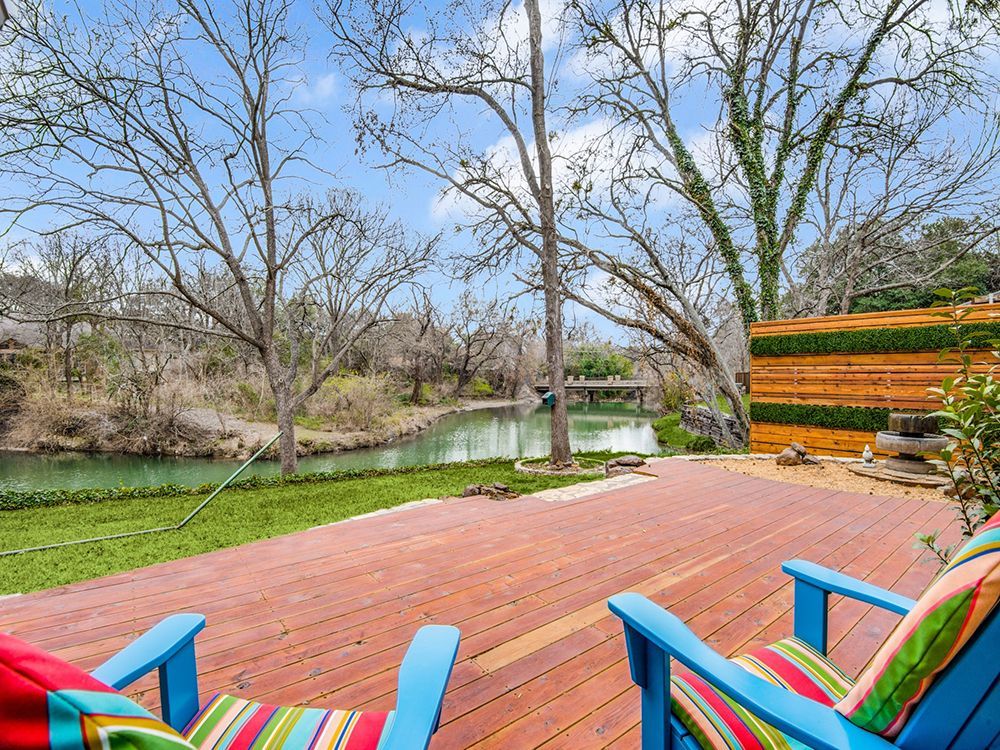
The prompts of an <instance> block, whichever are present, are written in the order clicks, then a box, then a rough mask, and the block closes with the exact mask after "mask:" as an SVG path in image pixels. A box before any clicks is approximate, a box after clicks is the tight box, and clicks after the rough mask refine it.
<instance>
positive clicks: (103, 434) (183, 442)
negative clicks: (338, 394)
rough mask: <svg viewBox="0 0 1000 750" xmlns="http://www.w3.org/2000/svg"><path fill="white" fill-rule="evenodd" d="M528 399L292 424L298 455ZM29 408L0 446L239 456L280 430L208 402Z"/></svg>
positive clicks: (380, 440) (404, 433) (347, 447)
mask: <svg viewBox="0 0 1000 750" xmlns="http://www.w3.org/2000/svg"><path fill="white" fill-rule="evenodd" d="M530 402H531V401H530V400H528V399H522V400H511V399H473V400H468V401H465V402H457V403H451V404H433V405H426V406H404V407H401V408H400V409H398V410H396V411H395V412H393V413H392V414H391V415H390V416H389V417H388V418H386V419H385V420H383V421H381V422H380V423H379V424H378V425H376V426H374V427H373V428H372V429H369V430H320V429H310V428H308V427H302V426H297V427H296V429H295V436H296V443H297V444H298V454H299V455H300V456H310V455H317V454H322V453H339V452H343V451H351V450H356V449H359V448H373V447H377V446H383V445H388V444H391V443H393V442H395V441H396V440H399V439H401V438H405V437H410V436H413V435H416V434H417V433H419V432H422V431H423V430H426V429H427V428H428V427H430V426H431V425H433V424H434V423H435V422H437V421H438V420H439V419H441V418H442V417H445V416H448V415H450V414H455V413H458V412H465V411H475V410H479V409H491V408H500V407H504V406H515V405H518V404H522V403H530ZM44 417H45V418H39V415H38V414H36V413H34V412H33V410H31V409H26V410H24V411H22V412H20V413H19V414H16V415H14V416H13V417H9V418H8V420H7V424H6V429H5V430H4V434H3V435H0V450H4V451H23V452H29V453H58V452H67V451H75V452H86V453H108V454H123V455H140V456H170V457H181V458H216V459H243V458H246V457H248V456H250V455H251V454H253V453H254V452H255V451H256V450H257V449H259V448H260V447H261V446H262V445H264V444H265V443H266V442H267V441H268V440H270V439H271V438H272V437H273V436H274V435H275V433H277V431H278V426H277V424H276V423H273V422H261V421H252V420H246V419H242V418H240V417H237V416H234V415H231V414H225V413H223V412H221V411H218V410H216V409H211V408H206V407H193V408H183V409H178V410H176V412H175V413H173V414H171V415H169V416H168V417H163V416H161V417H152V418H150V419H149V420H148V421H147V423H146V424H143V425H137V424H136V423H135V421H134V420H125V421H124V423H123V420H122V419H121V418H120V417H119V416H118V415H116V413H115V412H113V411H108V410H106V409H101V408H95V405H94V404H92V403H88V402H79V403H63V404H55V405H52V406H51V407H50V409H49V410H48V412H47V413H46V414H45V415H44Z"/></svg>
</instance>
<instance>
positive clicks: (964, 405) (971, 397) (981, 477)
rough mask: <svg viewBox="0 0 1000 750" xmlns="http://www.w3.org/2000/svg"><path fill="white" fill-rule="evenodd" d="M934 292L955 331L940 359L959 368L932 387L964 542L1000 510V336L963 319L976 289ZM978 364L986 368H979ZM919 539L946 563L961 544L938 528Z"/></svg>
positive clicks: (966, 315)
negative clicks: (979, 354)
mask: <svg viewBox="0 0 1000 750" xmlns="http://www.w3.org/2000/svg"><path fill="white" fill-rule="evenodd" d="M935 294H936V295H937V296H939V297H941V298H942V301H941V302H939V303H938V305H937V306H942V307H947V308H948V310H947V312H944V313H942V316H944V317H948V318H950V320H951V324H950V325H949V329H950V330H951V331H952V334H953V336H954V341H953V342H952V346H950V347H946V348H944V349H942V351H941V356H940V357H939V360H940V361H942V362H948V363H950V364H953V365H954V366H955V374H954V375H950V376H949V377H947V378H945V379H944V380H943V381H942V383H941V387H940V388H931V389H930V392H931V394H932V395H933V396H934V397H935V398H937V399H938V402H939V404H940V407H941V408H940V409H938V411H936V412H934V415H935V416H936V417H937V418H938V420H939V421H940V424H941V432H942V433H943V434H944V435H946V436H947V437H948V438H949V442H948V445H947V446H946V447H945V448H944V449H943V450H941V452H940V453H939V454H938V458H940V459H941V460H942V461H943V462H944V466H945V469H946V471H947V472H948V476H949V477H950V479H951V483H952V488H953V491H954V494H953V500H954V501H955V509H956V511H957V515H958V519H959V525H960V527H961V530H962V540H961V541H962V542H964V541H965V540H966V539H968V538H969V537H971V536H972V535H973V534H974V533H975V532H976V530H977V529H978V528H979V527H980V526H982V525H983V524H984V523H986V522H987V521H988V520H989V519H990V518H992V517H993V516H994V515H995V514H996V513H997V511H998V510H1000V379H998V375H1000V339H996V338H989V334H987V333H982V334H980V333H979V332H980V331H983V327H982V326H969V325H966V324H964V323H963V321H964V320H965V319H966V318H968V316H969V313H970V310H969V308H968V307H967V306H965V305H964V304H963V303H965V302H968V301H969V299H971V298H972V297H973V296H975V292H974V290H973V289H970V288H965V289H959V290H958V291H952V290H950V289H939V290H937V291H936V292H935ZM970 328H971V329H973V330H972V332H971V333H969V332H968V329H970ZM984 344H986V345H988V346H989V349H990V352H989V354H988V356H987V358H986V359H983V360H980V361H978V362H977V361H976V359H975V358H974V356H973V353H974V352H976V350H980V351H981V349H982V347H983V345H984ZM977 365H978V366H984V367H985V368H986V371H985V372H977V371H976V367H977ZM917 540H918V542H919V543H920V544H921V545H923V546H925V547H927V548H928V549H930V550H931V551H932V552H934V554H935V555H937V557H938V559H939V560H940V561H941V563H942V564H945V563H947V562H948V560H949V559H950V558H951V555H952V552H953V551H954V549H955V547H956V544H952V545H949V546H946V547H942V546H940V545H939V544H938V532H937V531H933V532H931V533H929V534H918V535H917Z"/></svg>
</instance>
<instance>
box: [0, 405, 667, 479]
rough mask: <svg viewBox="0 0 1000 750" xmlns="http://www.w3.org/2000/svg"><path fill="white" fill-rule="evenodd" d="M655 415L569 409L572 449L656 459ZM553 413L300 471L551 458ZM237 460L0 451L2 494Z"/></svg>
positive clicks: (307, 461)
mask: <svg viewBox="0 0 1000 750" xmlns="http://www.w3.org/2000/svg"><path fill="white" fill-rule="evenodd" d="M653 417H654V415H652V414H650V413H648V412H644V411H641V410H639V409H638V407H637V406H635V405H634V404H613V403H604V404H571V405H570V408H569V428H570V443H571V444H572V446H573V449H574V450H578V451H585V450H605V449H611V450H620V451H635V452H637V453H657V452H658V451H659V447H658V446H657V443H656V436H655V435H654V434H653V429H652V427H650V422H651V421H652V419H653ZM548 445H549V410H548V407H546V406H536V405H534V404H526V405H520V406H505V407H499V408H496V409H478V410H476V411H468V412H460V413H457V414H452V415H449V416H447V417H444V418H442V419H440V420H438V421H437V422H435V423H434V424H433V425H432V426H431V427H430V428H429V429H427V430H424V431H423V432H421V433H418V434H417V435H415V436H413V437H410V438H404V439H402V440H399V441H397V442H396V443H392V444H389V445H385V446H381V447H378V448H363V449H360V450H355V451H349V452H346V453H328V454H323V455H318V456H306V457H304V458H302V459H300V460H299V470H300V471H331V470H336V469H354V468H372V467H385V468H388V467H394V466H413V465H418V464H435V463H445V462H449V461H466V460H469V459H476V458H490V457H493V456H509V457H512V458H513V457H518V456H542V455H545V454H546V453H548ZM239 463H240V462H238V461H228V460H227V461H223V460H211V459H202V458H155V457H149V456H126V455H117V454H102V453H58V454H51V455H41V454H34V453H16V452H7V451H0V488H3V489H42V488H56V487H59V488H72V489H75V488H82V487H117V486H126V487H134V486H140V485H151V484H166V483H168V482H169V483H176V484H188V485H197V484H202V483H205V482H221V481H223V480H224V479H225V478H226V477H228V476H229V475H230V474H231V473H232V472H233V470H234V469H235V468H236V467H237V466H238V465H239ZM277 471H278V465H277V463H276V462H273V461H258V462H257V463H256V464H254V465H253V466H251V467H250V468H248V469H247V471H246V472H245V474H244V475H247V474H275V473H277Z"/></svg>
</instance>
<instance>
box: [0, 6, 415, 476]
mask: <svg viewBox="0 0 1000 750" xmlns="http://www.w3.org/2000/svg"><path fill="white" fill-rule="evenodd" d="M290 6H291V4H290V2H288V0H233V2H232V3H231V4H227V5H226V6H225V7H221V8H220V7H219V6H218V5H217V4H215V3H212V2H208V1H207V0H178V2H177V4H176V6H174V7H173V8H170V9H167V8H165V7H163V6H161V5H160V4H157V3H152V4H148V3H146V4H141V3H136V4H131V3H129V2H127V0H110V2H109V3H108V5H107V7H106V8H105V12H104V14H103V15H101V16H97V15H90V14H88V16H87V17H86V18H82V17H81V16H80V15H76V16H68V17H63V16H59V17H57V16H56V15H55V14H54V13H53V12H51V11H50V10H49V9H48V6H47V5H45V4H40V5H34V4H31V5H29V4H27V3H26V4H24V5H23V6H22V7H21V8H20V12H19V13H18V15H17V16H16V17H15V18H12V19H11V21H10V24H11V29H9V30H8V31H9V32H10V33H5V34H4V35H3V37H4V40H5V41H3V42H2V44H3V45H5V49H4V50H3V52H4V54H5V56H6V58H7V60H8V61H9V63H10V64H9V65H8V66H7V67H6V68H5V69H4V70H3V71H2V72H0V130H2V131H3V132H4V134H5V139H6V140H5V143H4V144H3V146H2V147H0V159H2V160H3V163H4V169H5V172H6V174H7V178H8V179H9V180H10V181H11V184H13V185H14V186H15V190H16V198H14V199H10V200H7V201H5V202H4V204H3V206H2V207H0V211H2V213H3V214H6V215H7V216H8V217H9V218H11V219H13V220H15V221H21V220H25V219H26V217H27V216H29V215H30V214H31V212H33V211H34V210H35V209H38V208H44V209H46V212H47V214H48V215H55V216H56V222H57V223H59V224H60V225H61V226H84V225H86V226H90V227H93V228H94V229H95V231H97V232H99V233H102V234H104V235H105V236H114V237H117V238H118V239H119V240H121V241H123V242H124V243H126V244H128V245H130V246H133V247H135V248H138V249H140V250H141V251H142V252H143V253H144V254H145V256H146V257H147V258H148V259H149V260H150V261H151V262H152V264H153V265H154V267H155V268H156V269H158V271H159V273H160V274H161V275H162V278H163V279H164V280H165V281H167V282H169V287H167V289H166V290H165V292H164V293H165V294H169V295H171V296H173V297H175V298H176V299H178V300H180V301H183V302H184V303H186V305H188V306H189V307H190V308H191V309H192V310H193V311H195V314H192V315H191V316H190V318H189V319H186V320H182V321H171V322H170V323H171V324H172V325H174V326H175V327H177V328H182V329H189V330H198V331H201V332H203V333H205V334H215V335H224V336H229V337H232V338H235V339H238V340H240V341H243V342H245V344H246V345H248V346H249V347H252V348H253V349H254V350H255V351H256V352H257V353H258V356H259V357H260V359H261V362H262V365H263V368H264V371H265V373H266V376H267V380H268V383H269V385H270V388H271V391H272V393H273V395H274V400H275V404H276V408H277V417H278V425H279V427H280V429H281V430H282V433H283V437H282V441H281V464H282V471H283V472H291V471H294V470H295V468H296V466H297V459H296V443H295V434H294V433H295V429H294V422H293V418H294V413H295V410H296V408H297V407H299V406H300V405H301V404H302V403H303V401H304V400H305V399H307V398H309V396H310V395H312V394H313V393H314V392H315V391H316V389H317V388H318V387H319V385H320V384H321V383H322V382H323V380H324V379H325V378H326V377H327V376H328V375H329V374H330V373H332V372H335V371H336V370H337V368H338V366H339V364H340V361H341V359H342V358H343V356H344V353H345V352H346V351H347V350H348V348H349V347H350V345H351V342H352V341H353V340H355V339H356V338H357V337H358V336H359V335H361V334H362V333H363V332H364V331H366V330H369V329H370V328H371V326H374V325H377V324H378V323H379V322H380V321H382V320H384V319H385V317H386V305H387V304H388V303H389V301H390V298H391V297H392V296H393V294H394V291H395V290H397V289H400V288H401V287H402V286H405V285H407V284H409V283H411V282H412V281H413V280H414V279H415V277H416V275H417V274H418V273H419V272H420V271H421V270H422V268H423V267H424V265H425V263H426V261H427V259H428V257H429V255H430V253H431V250H432V249H433V246H434V242H433V241H428V240H414V239H411V238H410V237H409V236H408V235H407V233H406V232H404V230H403V228H402V227H401V226H400V225H398V224H393V223H392V222H390V221H389V220H388V218H387V216H386V214H385V211H384V210H376V211H369V210H367V209H365V208H363V207H362V206H361V205H360V202H359V201H358V199H357V197H356V196H351V195H349V194H345V193H334V194H331V196H330V197H329V198H328V199H325V200H316V199H312V198H301V197H300V196H301V193H302V191H303V188H304V186H305V184H306V182H305V180H306V178H307V176H309V175H310V172H309V169H310V166H311V164H310V161H309V155H310V153H309V149H310V148H313V147H314V146H315V143H316V142H317V134H316V133H315V131H314V130H313V128H312V127H311V116H310V113H309V112H307V111H305V110H303V109H302V108H301V107H299V106H297V104H296V102H294V101H293V97H294V92H295V85H296V83H297V73H296V66H297V64H298V63H299V62H300V60H301V58H302V54H303V50H304V45H305V41H306V40H305V39H304V37H303V35H302V34H301V32H300V30H299V29H297V28H295V27H293V26H292V25H291V24H290V22H289V12H290ZM312 174H315V173H314V172H313V173H312ZM219 278H223V279H224V280H225V289H224V292H225V294H223V295H221V296H220V294H219V289H218V285H217V284H216V281H217V280H218V279H219ZM209 281H211V282H212V283H207V282H209ZM233 299H235V300H236V301H238V305H237V306H235V307H234V306H232V305H231V304H229V303H230V302H231V301H232V300H233ZM223 303H225V304H223ZM160 322H167V321H160ZM302 364H304V365H305V367H302V366H301V365H302Z"/></svg>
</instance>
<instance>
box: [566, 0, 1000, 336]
mask: <svg viewBox="0 0 1000 750" xmlns="http://www.w3.org/2000/svg"><path fill="white" fill-rule="evenodd" d="M936 7H937V6H932V3H931V0H888V1H887V2H884V3H880V4H875V5H872V4H870V3H866V2H862V0H845V2H840V3H836V4H828V3H818V2H815V1H814V0H778V1H777V2H772V3H752V2H744V1H743V0H713V1H712V2H710V3H709V4H707V5H706V4H704V3H691V2H689V0H610V1H606V0H575V1H574V2H573V8H574V13H573V17H574V18H575V19H576V22H577V27H578V31H579V35H580V39H581V46H582V48H583V49H584V50H585V51H586V55H587V56H588V59H587V65H586V70H587V71H588V73H589V75H590V76H591V78H592V82H593V85H592V88H591V89H590V90H589V91H588V92H587V94H586V95H585V96H584V97H582V98H581V100H580V101H579V103H578V104H577V105H576V106H577V109H578V111H580V112H581V113H586V114H587V115H589V116H592V115H593V114H594V113H595V112H600V113H602V114H603V115H604V116H606V117H607V118H608V119H609V121H610V123H611V127H612V128H613V129H614V131H615V133H616V136H617V137H618V138H619V139H621V140H622V141H624V142H625V145H624V146H623V147H622V150H621V153H622V154H623V155H624V156H623V158H626V159H628V160H630V162H631V164H632V166H633V169H634V172H635V175H634V177H635V179H643V180H645V181H646V182H647V184H648V187H647V190H648V191H650V192H652V191H654V190H659V191H661V192H662V193H665V194H669V195H672V196H675V197H676V198H679V199H680V200H682V201H683V202H684V203H686V204H687V205H688V206H689V207H690V208H691V209H692V210H693V211H694V212H695V213H696V215H697V216H698V217H699V220H700V221H701V222H702V224H703V225H704V228H705V230H706V231H707V232H708V233H709V235H710V236H711V241H712V246H713V248H714V250H715V252H717V253H718V255H719V257H720V258H721V260H722V262H723V264H724V268H725V271H726V274H727V276H728V279H729V283H730V285H731V288H732V294H733V295H734V296H735V298H736V301H737V305H738V308H739V310H740V315H741V317H742V319H743V322H744V325H745V326H749V324H750V323H751V322H752V321H754V320H757V319H758V318H759V317H763V318H766V319H769V318H773V317H775V316H777V315H778V314H779V312H780V304H779V302H780V299H779V298H780V281H781V271H782V262H783V260H785V258H786V254H787V253H788V251H789V249H790V248H792V247H793V245H794V243H795V242H796V237H797V234H798V232H799V230H800V229H801V228H802V224H803V218H804V217H805V216H806V214H807V211H808V208H809V203H810V200H811V199H812V198H813V196H814V193H815V190H816V185H817V182H818V179H819V175H820V172H821V170H822V169H823V166H824V164H826V163H827V161H828V160H829V159H830V157H831V154H833V153H835V152H838V151H839V150H841V149H850V148H853V147H855V146H856V145H857V144H858V143H860V142H861V141H862V139H864V138H866V137H868V136H869V135H870V133H871V132H872V131H873V130H880V129H884V128H889V127H892V126H893V123H892V122H891V121H886V120H885V119H883V117H882V116H883V114H884V112H885V111H886V106H885V105H886V102H888V101H891V100H892V99H893V97H895V96H897V95H899V96H905V97H906V98H907V100H908V101H909V102H910V103H911V104H912V106H913V107H914V108H915V109H920V108H922V107H930V108H934V109H947V110H949V111H950V112H951V113H952V115H953V116H954V117H955V118H956V120H958V118H960V117H965V118H966V121H968V120H969V119H975V118H976V117H977V113H978V115H982V116H985V117H986V118H987V119H989V118H992V115H991V114H990V107H991V106H992V105H991V102H992V97H993V92H994V91H995V85H994V84H995V82H994V81H993V80H992V79H991V77H990V75H989V73H988V72H987V70H988V66H986V65H984V64H983V63H982V60H983V59H984V57H985V56H987V55H989V54H992V51H994V50H995V49H996V46H997V45H996V42H997V40H996V37H995V36H994V35H993V34H992V32H991V30H990V29H989V28H988V25H987V24H983V23H975V22H974V21H973V20H972V19H970V18H968V17H961V16H957V15H956V16H953V18H951V19H950V23H949V20H947V19H946V20H942V19H940V18H938V17H937V16H936V14H935V8H936ZM952 8H953V9H954V6H952ZM850 29H855V30H858V31H857V33H856V34H851V33H847V32H848V31H849V30H850ZM858 35H860V37H859V36H858ZM706 92H707V93H706ZM706 96H707V97H708V99H707V100H708V102H710V103H717V106H718V109H717V110H716V109H711V110H709V111H710V112H711V111H718V112H719V115H718V117H717V118H716V119H715V121H708V122H704V121H703V122H701V123H699V124H700V125H701V126H702V128H703V129H702V130H701V131H695V132H697V135H696V136H694V137H690V136H688V135H687V134H686V130H685V125H684V124H683V121H682V118H683V116H684V115H685V112H684V110H683V107H684V106H685V104H687V105H688V106H689V107H692V106H693V107H694V111H695V112H704V111H705V109H706V107H705V105H704V102H705V101H706ZM693 97H696V101H694V102H693V100H692V98H693ZM710 106H711V105H710ZM977 108H978V109H977ZM911 116H918V115H916V114H915V113H914V112H911ZM748 261H749V262H748Z"/></svg>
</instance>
